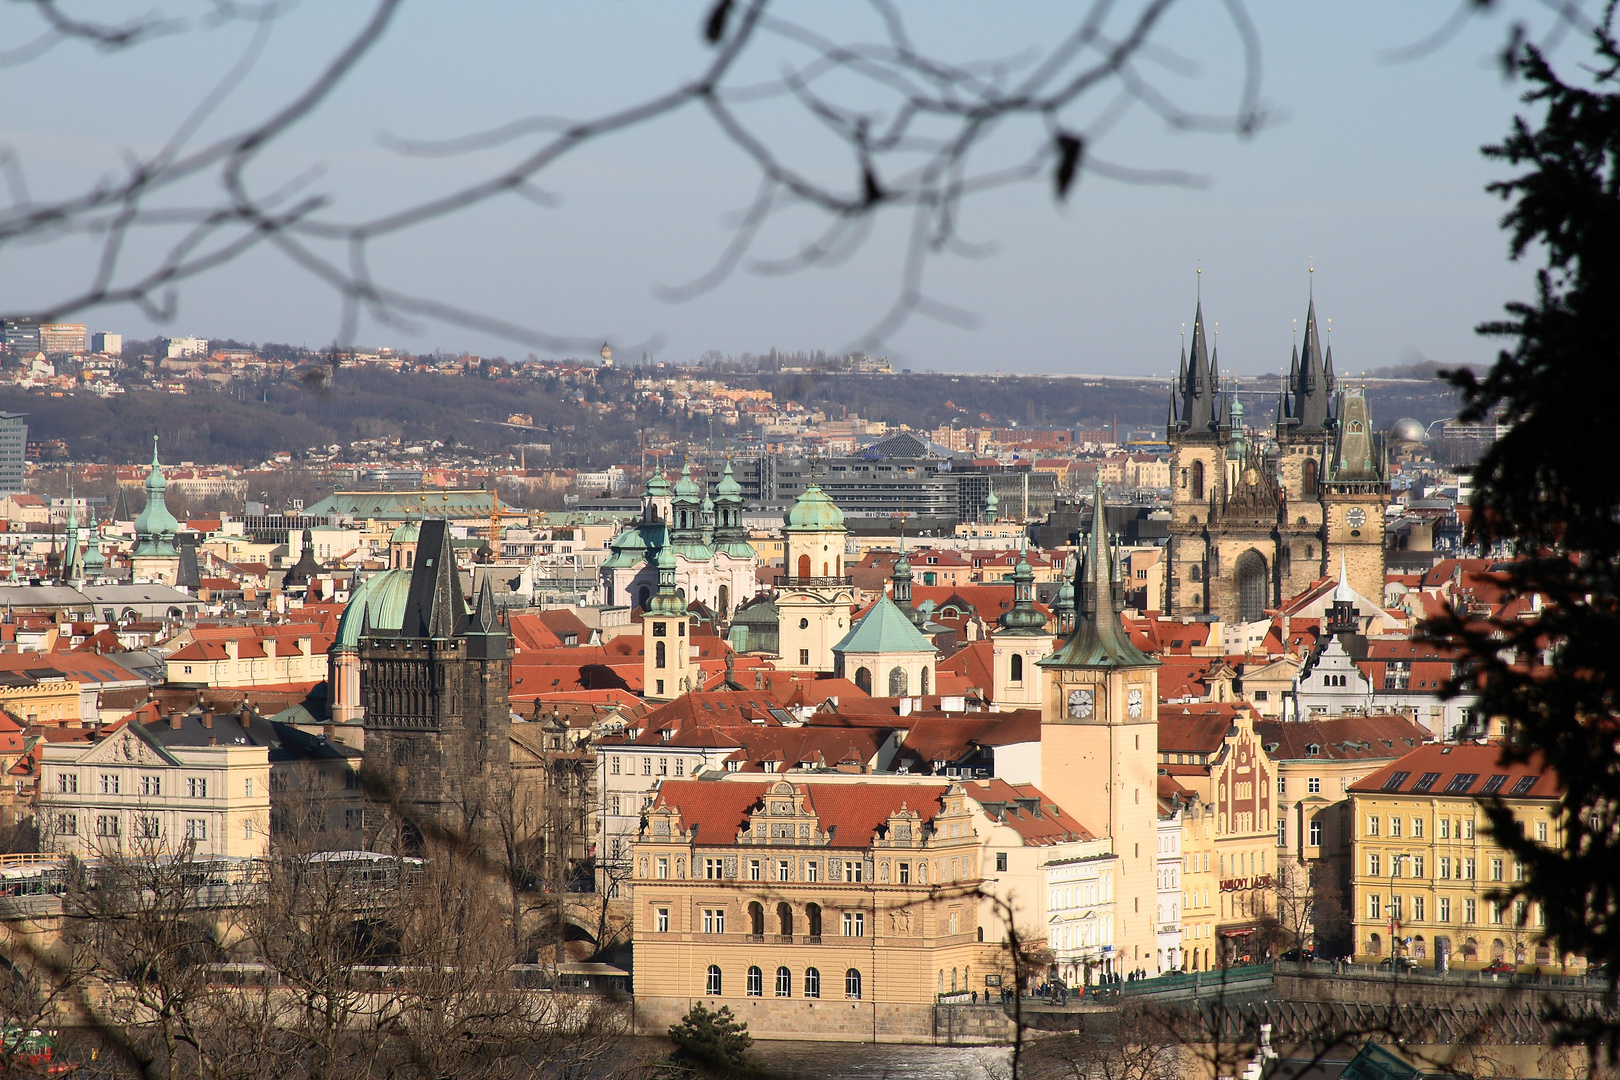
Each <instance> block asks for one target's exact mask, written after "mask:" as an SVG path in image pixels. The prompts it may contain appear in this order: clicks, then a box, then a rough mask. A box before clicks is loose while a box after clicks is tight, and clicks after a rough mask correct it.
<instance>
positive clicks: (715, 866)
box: [703, 859, 725, 881]
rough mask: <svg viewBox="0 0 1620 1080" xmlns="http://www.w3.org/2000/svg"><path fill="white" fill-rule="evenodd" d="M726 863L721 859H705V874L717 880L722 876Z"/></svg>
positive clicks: (711, 879)
mask: <svg viewBox="0 0 1620 1080" xmlns="http://www.w3.org/2000/svg"><path fill="white" fill-rule="evenodd" d="M724 865H725V864H724V863H722V862H721V861H720V860H719V859H704V860H703V876H704V877H705V878H708V879H709V880H710V881H713V880H716V879H717V878H719V877H720V872H721V869H722V867H723V866H724Z"/></svg>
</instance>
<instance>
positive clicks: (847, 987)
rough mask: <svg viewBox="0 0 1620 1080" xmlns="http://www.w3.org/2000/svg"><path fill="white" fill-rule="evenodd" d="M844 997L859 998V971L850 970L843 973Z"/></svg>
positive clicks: (857, 969)
mask: <svg viewBox="0 0 1620 1080" xmlns="http://www.w3.org/2000/svg"><path fill="white" fill-rule="evenodd" d="M844 996H845V997H847V998H858V997H860V996H861V969H860V968H850V969H849V970H848V971H846V972H844Z"/></svg>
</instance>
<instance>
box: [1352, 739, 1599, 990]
mask: <svg viewBox="0 0 1620 1080" xmlns="http://www.w3.org/2000/svg"><path fill="white" fill-rule="evenodd" d="M1562 795H1563V791H1562V789H1561V788H1560V786H1559V783H1558V778H1557V777H1556V776H1554V775H1553V774H1552V773H1551V772H1548V771H1544V770H1543V768H1542V766H1541V764H1540V762H1539V761H1538V760H1532V761H1531V763H1530V764H1528V765H1521V764H1507V763H1504V762H1503V761H1502V759H1501V750H1500V748H1499V747H1498V746H1496V745H1494V744H1486V745H1474V744H1467V745H1461V746H1451V745H1442V744H1435V745H1430V746H1424V747H1421V748H1420V749H1417V750H1414V751H1412V752H1411V753H1409V754H1406V755H1404V756H1403V757H1402V758H1401V759H1400V760H1399V761H1396V762H1394V763H1392V764H1390V765H1387V766H1385V767H1384V768H1382V769H1379V770H1378V771H1377V772H1375V773H1373V774H1372V775H1370V776H1368V777H1366V778H1365V779H1363V780H1361V781H1358V782H1357V783H1354V784H1351V785H1350V803H1351V816H1352V817H1353V819H1354V821H1355V828H1356V842H1355V875H1354V882H1355V907H1354V922H1355V959H1356V960H1357V961H1360V962H1363V963H1378V962H1380V961H1381V960H1383V959H1386V958H1388V957H1389V956H1390V954H1391V951H1392V950H1393V952H1394V953H1395V954H1396V955H1398V956H1400V957H1403V958H1407V959H1409V960H1411V961H1413V962H1415V963H1417V964H1418V965H1420V966H1430V965H1432V966H1434V967H1438V968H1446V967H1453V968H1480V967H1484V966H1486V965H1488V964H1493V963H1504V964H1509V965H1512V966H1514V967H1518V968H1523V969H1526V970H1531V969H1540V970H1543V971H1549V970H1550V971H1570V970H1574V971H1579V970H1583V969H1584V968H1585V966H1586V965H1585V961H1584V960H1582V959H1581V958H1579V957H1570V956H1563V957H1561V956H1557V955H1555V954H1554V953H1553V951H1552V948H1551V947H1550V945H1549V944H1548V942H1547V941H1546V940H1545V937H1544V932H1545V931H1544V927H1545V925H1546V920H1545V919H1544V917H1543V913H1542V911H1541V910H1540V908H1541V905H1539V904H1536V903H1527V902H1525V901H1518V900H1516V901H1512V902H1510V903H1500V902H1498V901H1496V900H1494V899H1492V898H1491V894H1492V893H1493V892H1495V891H1497V890H1500V889H1504V888H1511V886H1512V883H1513V882H1514V881H1517V880H1520V870H1519V867H1518V865H1517V864H1516V863H1515V862H1514V861H1513V857H1512V856H1511V855H1509V854H1508V853H1507V852H1506V851H1504V850H1503V849H1502V848H1500V847H1498V846H1496V844H1494V843H1493V842H1492V841H1491V839H1490V837H1489V835H1488V834H1487V824H1486V820H1485V816H1484V814H1483V813H1482V811H1481V809H1480V805H1479V799H1480V798H1481V797H1491V796H1494V797H1496V798H1500V799H1501V800H1502V801H1503V802H1504V803H1505V804H1506V805H1507V806H1508V807H1509V808H1510V809H1512V811H1513V815H1514V817H1515V818H1517V819H1518V821H1519V823H1520V826H1521V827H1522V828H1523V829H1524V833H1525V835H1526V836H1532V837H1534V838H1535V839H1536V840H1538V841H1540V842H1542V843H1547V844H1558V843H1560V842H1561V838H1560V835H1559V825H1558V810H1559V802H1560V799H1561V797H1562Z"/></svg>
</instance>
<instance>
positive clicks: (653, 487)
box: [647, 469, 669, 499]
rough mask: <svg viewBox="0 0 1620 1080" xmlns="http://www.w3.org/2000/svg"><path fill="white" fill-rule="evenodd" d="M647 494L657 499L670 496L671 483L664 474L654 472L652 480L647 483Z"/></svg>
mask: <svg viewBox="0 0 1620 1080" xmlns="http://www.w3.org/2000/svg"><path fill="white" fill-rule="evenodd" d="M647 494H648V495H649V496H651V497H652V498H655V499H657V498H662V497H663V496H665V495H668V494H669V481H668V480H665V479H664V474H663V473H661V472H659V471H658V470H656V469H654V470H653V474H652V478H651V479H649V480H648V481H647Z"/></svg>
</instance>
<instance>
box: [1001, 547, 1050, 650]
mask: <svg viewBox="0 0 1620 1080" xmlns="http://www.w3.org/2000/svg"><path fill="white" fill-rule="evenodd" d="M1001 629H1002V632H1003V633H1006V634H1016V635H1019V636H1025V637H1033V636H1036V635H1045V634H1046V616H1044V615H1042V614H1041V613H1040V612H1039V611H1037V610H1036V609H1035V570H1034V568H1033V567H1031V566H1030V565H1029V558H1028V556H1027V555H1026V554H1025V552H1024V541H1020V542H1019V544H1018V566H1017V568H1016V569H1015V570H1013V605H1012V607H1011V608H1010V609H1009V610H1008V611H1007V612H1006V614H1004V615H1002V616H1001Z"/></svg>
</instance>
